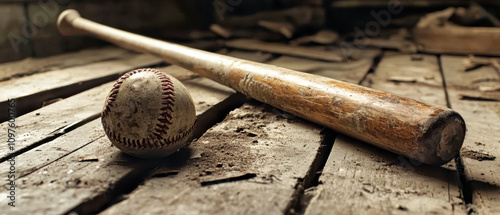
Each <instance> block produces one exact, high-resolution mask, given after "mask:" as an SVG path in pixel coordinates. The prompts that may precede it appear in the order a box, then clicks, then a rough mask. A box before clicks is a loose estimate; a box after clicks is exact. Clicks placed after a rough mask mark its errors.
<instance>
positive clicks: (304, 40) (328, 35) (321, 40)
mask: <svg viewBox="0 0 500 215" xmlns="http://www.w3.org/2000/svg"><path fill="white" fill-rule="evenodd" d="M338 39H339V34H337V32H334V31H330V30H321V31H318V32H317V33H315V34H313V35H310V36H305V37H300V38H297V39H295V40H293V41H291V42H290V43H291V44H292V45H302V44H308V43H318V44H322V45H329V44H333V43H335V42H336V41H337V40H338Z"/></svg>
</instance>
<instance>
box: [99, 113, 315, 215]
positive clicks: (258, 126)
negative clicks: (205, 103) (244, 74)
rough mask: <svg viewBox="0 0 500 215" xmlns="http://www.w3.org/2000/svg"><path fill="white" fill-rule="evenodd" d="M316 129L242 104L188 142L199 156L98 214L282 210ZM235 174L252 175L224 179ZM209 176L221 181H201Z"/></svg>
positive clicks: (309, 156) (309, 155) (305, 165)
mask: <svg viewBox="0 0 500 215" xmlns="http://www.w3.org/2000/svg"><path fill="white" fill-rule="evenodd" d="M320 131H321V128H320V127H319V126H317V125H313V124H311V123H307V122H304V121H303V120H300V119H294V120H292V121H290V120H288V119H286V118H284V117H280V116H279V115H278V116H277V115H276V114H274V113H273V108H271V107H269V106H266V105H260V104H253V105H251V104H246V105H244V106H243V107H241V108H239V109H236V110H234V111H232V112H231V113H230V114H229V115H228V117H227V118H226V120H224V121H223V122H221V123H219V124H218V125H217V126H215V127H213V128H211V129H210V130H209V131H207V133H205V134H204V135H203V136H202V137H201V138H199V139H198V140H197V141H195V142H193V143H191V145H190V148H191V149H192V150H194V151H202V154H201V155H200V157H199V158H196V159H193V160H189V161H188V162H187V163H186V165H184V166H182V167H181V168H179V169H176V170H175V171H177V174H176V175H175V176H169V177H160V178H152V179H151V180H149V181H147V182H146V183H145V184H144V185H143V186H141V187H140V188H139V189H137V190H136V191H134V192H133V193H132V194H131V195H130V196H129V197H128V198H127V199H126V200H124V201H123V202H120V203H119V204H117V205H114V206H113V207H111V208H108V209H107V210H106V211H104V212H103V213H102V214H117V213H118V214H132V213H150V214H161V213H164V212H165V211H169V212H172V213H183V214H200V213H202V214H205V213H206V214H211V213H217V214H283V212H284V210H285V209H286V207H287V205H288V202H289V201H290V198H291V196H292V194H293V192H294V185H295V184H296V183H297V178H303V177H304V176H305V175H306V172H307V171H308V169H309V166H310V165H311V163H312V160H313V159H314V157H315V155H316V152H317V151H318V147H319V146H320V144H321V138H320ZM162 171H168V169H167V170H162ZM170 171H171V170H170ZM235 173H252V174H255V177H253V178H250V179H247V180H242V181H233V180H231V179H227V178H229V176H228V175H231V174H235ZM212 177H218V178H222V179H225V178H226V179H227V180H223V181H222V183H217V184H211V185H206V186H203V185H202V182H203V181H207V180H210V178H212ZM166 202H167V204H166ZM144 204H147V205H149V207H143V205H144ZM132 211H133V212H132Z"/></svg>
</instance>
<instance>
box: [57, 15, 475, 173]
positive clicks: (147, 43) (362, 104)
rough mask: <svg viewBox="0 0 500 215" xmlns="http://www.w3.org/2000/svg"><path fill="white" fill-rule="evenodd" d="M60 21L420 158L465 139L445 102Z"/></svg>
mask: <svg viewBox="0 0 500 215" xmlns="http://www.w3.org/2000/svg"><path fill="white" fill-rule="evenodd" d="M57 25H58V28H59V31H60V32H61V33H62V34H63V35H80V34H90V35H92V36H95V37H98V38H101V39H103V40H106V41H109V42H111V43H114V44H116V45H118V46H120V47H123V48H126V49H131V50H135V51H139V52H145V53H149V54H153V55H157V56H160V57H162V58H163V59H164V60H165V61H167V62H169V63H172V64H175V65H178V66H181V67H184V68H186V69H188V70H191V71H194V72H197V73H199V74H201V75H203V76H205V77H208V78H210V79H212V80H214V81H216V82H218V83H221V84H223V85H226V86H229V87H231V88H233V89H234V90H236V91H238V92H241V93H243V94H245V95H248V96H250V97H252V98H254V99H256V100H259V101H261V102H264V103H267V104H269V105H272V106H274V107H276V108H279V109H282V110H284V111H287V112H289V113H292V114H295V115H296V116H299V117H302V118H304V119H307V120H309V121H312V122H315V123H317V124H320V125H323V126H326V127H328V128H331V129H333V130H335V131H337V132H340V133H343V134H346V135H349V136H351V137H354V138H356V139H359V140H362V141H364V142H367V143H370V144H373V145H375V146H378V147H380V148H383V149H386V150H389V151H391V152H394V153H397V154H400V155H403V156H406V157H408V158H411V159H414V160H416V161H419V162H422V163H426V164H431V165H441V164H444V163H447V162H448V161H450V160H451V159H452V158H454V157H455V156H456V155H457V154H458V152H459V150H460V148H461V146H462V143H463V140H464V136H465V130H466V129H465V122H464V120H463V119H462V117H461V116H460V115H459V114H458V113H457V112H455V111H453V110H451V109H448V108H445V107H440V106H433V105H428V104H424V103H422V102H418V101H416V100H412V99H409V98H405V97H400V96H396V95H392V94H389V93H385V92H381V91H376V90H373V89H370V88H366V87H362V86H358V85H354V84H349V83H345V82H342V81H338V80H334V79H331V78H326V77H322V76H317V75H312V74H307V73H303V72H298V71H293V70H290V69H285V68H280V67H276V66H272V65H268V64H263V63H257V62H252V61H247V60H242V59H238V58H233V57H229V56H224V55H220V54H215V53H211V52H206V51H202V50H197V49H193V48H189V47H185V46H181V45H177V44H173V43H169V42H165V41H161V40H157V39H152V38H148V37H145V36H141V35H137V34H133V33H128V32H125V31H122V30H118V29H115V28H111V27H108V26H105V25H101V24H98V23H95V22H92V21H89V20H87V19H84V18H81V17H80V14H79V13H78V12H77V11H75V10H66V11H64V12H62V13H61V14H60V16H59V18H58V20H57Z"/></svg>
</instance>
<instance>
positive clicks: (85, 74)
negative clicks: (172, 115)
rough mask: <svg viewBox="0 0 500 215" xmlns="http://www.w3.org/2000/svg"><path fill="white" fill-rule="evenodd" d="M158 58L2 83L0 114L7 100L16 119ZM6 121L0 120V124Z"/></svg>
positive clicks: (127, 60) (102, 64)
mask: <svg viewBox="0 0 500 215" xmlns="http://www.w3.org/2000/svg"><path fill="white" fill-rule="evenodd" d="M160 62H163V61H162V60H161V59H160V58H158V57H154V56H150V55H145V54H130V55H129V56H127V57H124V58H121V59H118V60H110V61H104V62H97V63H91V64H87V65H83V66H79V67H70V68H66V69H61V70H53V71H50V72H45V73H39V74H34V75H31V76H29V77H26V78H16V79H10V80H7V81H3V82H2V87H4V88H5V89H7V90H5V91H0V98H1V100H0V110H7V100H8V98H15V99H16V101H17V105H16V111H17V114H18V115H22V114H24V113H27V112H30V111H32V110H34V109H36V108H40V107H41V106H42V105H43V104H44V102H47V101H49V100H53V99H57V98H65V97H68V96H71V95H74V94H76V93H79V92H82V91H84V90H86V89H89V88H92V87H95V86H99V85H101V84H103V83H106V82H108V81H112V80H115V79H117V78H118V77H119V76H120V75H121V74H123V73H124V72H127V71H129V70H132V69H134V68H138V67H143V66H148V65H153V64H158V63H160ZM4 120H6V117H5V116H0V122H2V121H4Z"/></svg>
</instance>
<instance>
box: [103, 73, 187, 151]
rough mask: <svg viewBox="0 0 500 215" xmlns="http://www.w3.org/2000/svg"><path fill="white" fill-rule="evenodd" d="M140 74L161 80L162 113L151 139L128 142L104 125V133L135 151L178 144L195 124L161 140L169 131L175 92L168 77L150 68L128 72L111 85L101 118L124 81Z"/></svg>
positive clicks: (108, 109) (111, 104) (128, 140)
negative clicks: (146, 74) (150, 74)
mask: <svg viewBox="0 0 500 215" xmlns="http://www.w3.org/2000/svg"><path fill="white" fill-rule="evenodd" d="M140 72H153V73H154V74H156V75H157V76H158V78H159V79H160V80H161V85H162V91H163V92H162V105H163V107H162V108H161V111H162V113H161V114H160V116H159V118H158V123H157V124H156V127H157V128H155V129H154V130H155V133H153V134H151V136H150V137H151V138H149V139H146V138H143V139H142V140H130V139H127V138H126V137H121V135H120V134H118V136H117V134H115V132H113V131H109V132H108V129H107V126H106V125H105V126H104V128H105V131H106V133H109V137H110V138H113V140H115V141H117V142H119V143H120V144H123V145H125V146H128V147H133V148H136V149H152V148H163V147H164V146H168V145H170V144H173V143H175V142H178V141H179V140H180V139H182V138H184V137H186V136H187V135H190V134H191V133H192V132H193V130H194V125H195V124H196V122H195V123H194V124H193V126H191V128H189V129H188V130H187V131H185V132H182V133H180V134H178V135H175V136H172V137H170V138H168V139H164V138H162V137H161V136H162V134H165V135H166V134H167V131H168V129H169V125H170V124H172V122H171V120H172V113H173V108H172V107H173V106H174V104H175V96H174V94H175V91H174V86H173V84H172V81H171V80H170V78H168V76H167V75H166V74H165V73H163V72H161V71H159V70H156V69H151V68H144V69H137V70H133V71H130V72H128V73H126V74H124V75H123V76H121V77H120V78H119V79H118V80H117V81H116V83H115V84H114V85H113V89H112V90H111V93H110V95H109V97H108V99H107V100H106V103H105V108H104V110H103V112H102V115H101V117H103V116H106V115H108V114H109V112H111V108H112V107H113V102H114V101H115V100H116V96H117V94H118V92H119V89H120V86H121V84H122V83H123V82H124V81H125V79H127V78H129V77H130V76H132V75H134V74H137V73H140Z"/></svg>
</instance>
